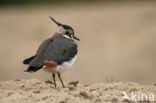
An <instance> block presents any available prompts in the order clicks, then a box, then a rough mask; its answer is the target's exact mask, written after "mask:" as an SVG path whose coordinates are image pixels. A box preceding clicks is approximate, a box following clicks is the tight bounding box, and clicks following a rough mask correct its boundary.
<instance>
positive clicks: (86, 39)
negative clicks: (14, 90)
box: [0, 0, 156, 84]
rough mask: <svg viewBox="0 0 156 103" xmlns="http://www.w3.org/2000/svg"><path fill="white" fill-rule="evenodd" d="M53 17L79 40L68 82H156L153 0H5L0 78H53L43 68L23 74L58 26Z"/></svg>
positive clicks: (0, 11)
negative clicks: (66, 26) (27, 64)
mask: <svg viewBox="0 0 156 103" xmlns="http://www.w3.org/2000/svg"><path fill="white" fill-rule="evenodd" d="M49 16H52V17H54V18H55V19H56V20H57V21H59V22H61V23H64V24H68V25H70V26H72V27H73V28H74V30H75V35H76V36H78V37H79V38H80V39H81V41H80V42H78V45H79V54H78V58H77V61H76V62H75V64H74V65H73V66H72V68H70V69H69V70H68V71H66V72H64V73H63V75H62V76H63V80H64V81H72V80H79V81H80V82H82V83H97V82H113V81H124V82H129V81H133V82H139V83H141V84H153V83H156V79H155V78H156V75H155V73H156V46H155V45H156V40H155V39H156V2H155V1H154V0H151V1H150V0H104V1H103V0H1V1H0V80H12V79H28V78H37V79H41V80H47V79H51V74H49V73H46V72H45V71H43V70H40V71H38V72H36V73H33V74H32V73H24V72H23V71H24V70H25V69H26V68H27V66H26V65H23V64H22V61H23V60H24V59H26V58H28V57H30V56H33V55H34V54H35V53H36V50H37V49H38V46H39V45H40V44H41V43H42V42H43V41H44V40H45V39H47V38H49V37H51V36H52V35H53V34H54V32H55V31H56V29H57V26H56V24H54V23H53V22H52V21H51V20H50V19H49Z"/></svg>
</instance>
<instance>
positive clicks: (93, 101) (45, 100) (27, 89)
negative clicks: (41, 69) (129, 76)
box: [0, 79, 156, 103]
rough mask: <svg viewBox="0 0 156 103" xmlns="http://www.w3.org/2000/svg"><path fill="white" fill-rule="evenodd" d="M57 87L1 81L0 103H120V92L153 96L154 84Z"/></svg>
mask: <svg viewBox="0 0 156 103" xmlns="http://www.w3.org/2000/svg"><path fill="white" fill-rule="evenodd" d="M57 84H58V85H57V88H54V86H53V83H52V82H51V81H39V80H36V79H31V80H14V81H1V82H0V103H105V102H108V103H116V102H118V103H119V102H120V103H121V98H122V97H123V92H125V93H127V95H131V93H132V92H135V93H144V94H149V93H150V94H153V95H155V94H156V86H155V85H150V86H143V85H140V84H137V83H133V82H128V83H122V82H116V83H96V84H90V85H85V84H81V83H79V82H78V81H75V82H70V83H65V85H66V88H62V87H61V84H59V83H57ZM138 95H139V94H138ZM136 98H137V97H136ZM124 101H130V100H124ZM139 103H141V102H139ZM142 103H145V102H142Z"/></svg>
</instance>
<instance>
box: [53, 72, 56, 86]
mask: <svg viewBox="0 0 156 103" xmlns="http://www.w3.org/2000/svg"><path fill="white" fill-rule="evenodd" d="M52 76H53V81H54V86H55V88H56V81H55V73H52Z"/></svg>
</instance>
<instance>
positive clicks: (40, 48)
mask: <svg viewBox="0 0 156 103" xmlns="http://www.w3.org/2000/svg"><path fill="white" fill-rule="evenodd" d="M51 42H53V38H49V39H47V40H45V41H44V42H43V43H42V44H41V45H40V46H39V48H38V50H37V53H36V55H38V54H41V53H43V52H44V51H45V50H46V49H47V48H48V46H49V44H50V43H51Z"/></svg>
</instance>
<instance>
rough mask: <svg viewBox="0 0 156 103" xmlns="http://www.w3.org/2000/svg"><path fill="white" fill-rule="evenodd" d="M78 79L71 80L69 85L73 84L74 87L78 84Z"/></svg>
mask: <svg viewBox="0 0 156 103" xmlns="http://www.w3.org/2000/svg"><path fill="white" fill-rule="evenodd" d="M78 83H79V81H72V82H70V83H69V85H73V86H74V87H76V86H77V85H78Z"/></svg>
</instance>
